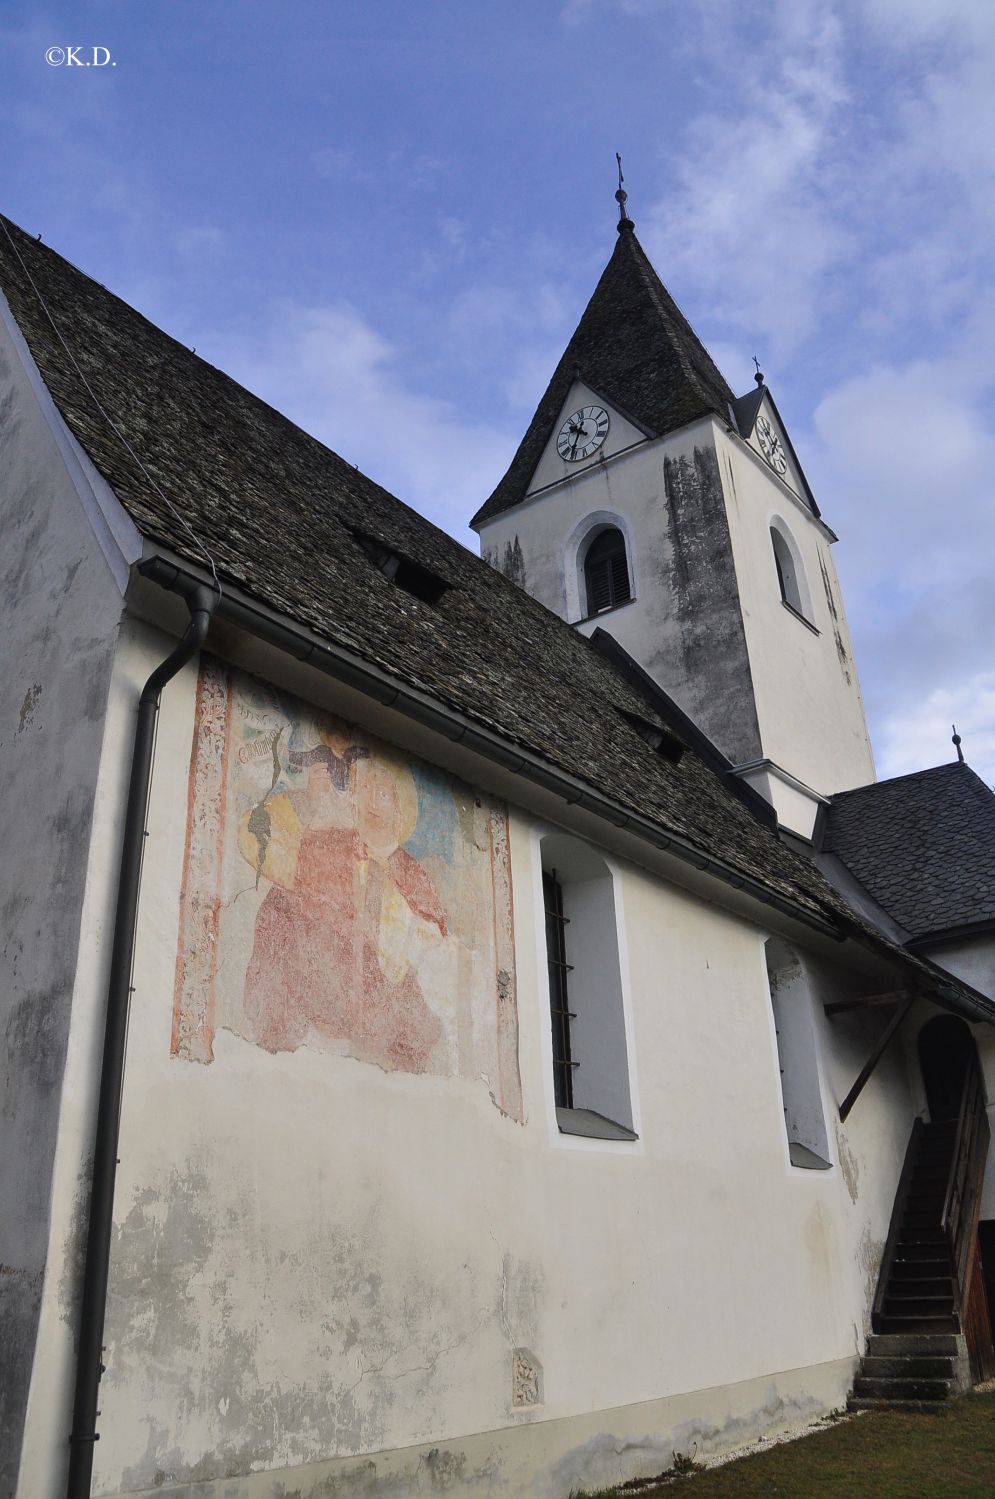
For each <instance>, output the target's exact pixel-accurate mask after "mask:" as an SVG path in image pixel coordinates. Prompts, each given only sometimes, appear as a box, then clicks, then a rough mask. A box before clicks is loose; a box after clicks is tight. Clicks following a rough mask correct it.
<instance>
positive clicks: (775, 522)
mask: <svg viewBox="0 0 995 1499" xmlns="http://www.w3.org/2000/svg"><path fill="white" fill-rule="evenodd" d="M775 536H776V537H777V538H778V540H779V541H780V542H781V544H782V546H783V547H784V550H785V552H786V553H787V558H786V559H785V558H784V557H783V556H779V555H778V552H777V547H776V543H775V541H774V538H775ZM768 540H769V543H770V552H771V567H772V569H773V572H774V583H775V585H776V587H777V590H778V594H779V596H780V599H781V602H782V603H783V604H785V605H786V607H787V608H788V609H790V610H791V612H792V613H793V614H797V615H799V616H800V617H801V618H802V619H803V620H804V621H805V623H806V624H807V625H811V626H812V627H813V628H815V617H814V612H813V609H812V594H811V590H810V589H809V586H808V575H807V573H806V571H805V563H804V562H803V561H802V554H801V551H800V549H799V546H798V543H797V542H796V540H795V538H794V536H793V534H792V532H791V528H790V526H789V525H788V523H787V522H786V521H785V520H784V518H783V517H782V516H780V515H772V516H771V517H770V520H769V521H768ZM779 563H780V571H781V574H782V576H783V578H784V587H783V589H782V588H781V585H780V579H779V577H778V564H779Z"/></svg>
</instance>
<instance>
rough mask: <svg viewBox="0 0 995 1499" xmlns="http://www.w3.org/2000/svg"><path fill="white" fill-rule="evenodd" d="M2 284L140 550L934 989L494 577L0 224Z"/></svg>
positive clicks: (549, 622) (697, 761) (589, 649)
mask: <svg viewBox="0 0 995 1499" xmlns="http://www.w3.org/2000/svg"><path fill="white" fill-rule="evenodd" d="M8 236H9V237H8ZM32 283H33V284H32ZM0 290H2V292H3V293H4V295H5V296H6V298H7V301H8V303H9V305H10V307H11V310H12V312H13V314H14V317H15V319H16V321H17V323H18V326H19V327H20V329H21V332H22V334H23V336H24V338H25V340H26V342H27V345H28V347H29V350H30V352H31V354H32V356H33V358H34V360H35V362H36V364H37V366H38V369H39V371H40V373H41V376H42V378H43V380H44V381H45V384H46V386H47V388H48V390H49V391H50V392H51V394H52V397H53V399H54V401H55V404H56V406H57V408H58V410H59V411H60V413H61V414H62V417H63V419H64V420H65V422H66V424H67V426H68V427H69V429H70V431H71V432H72V433H73V435H74V436H75V437H76V439H77V440H78V442H79V443H80V444H81V446H82V447H83V448H84V449H85V451H86V453H87V454H88V455H89V457H90V459H91V460H92V461H93V463H94V465H95V466H96V468H97V469H98V470H99V472H100V473H101V474H103V476H104V477H105V478H106V479H107V481H108V483H109V484H110V485H111V487H112V489H113V490H114V492H115V494H116V495H117V497H118V499H119V500H120V502H121V503H122V505H123V506H124V508H125V509H126V510H127V512H128V513H129V515H130V516H131V517H132V519H133V520H134V521H135V523H136V525H137V526H138V528H139V529H140V530H141V531H142V532H143V533H144V535H145V536H146V538H148V539H149V541H150V542H152V543H153V544H155V543H161V544H163V545H164V546H166V547H167V548H168V549H169V550H170V551H171V552H172V553H174V554H178V555H179V556H180V557H181V558H185V559H187V560H188V561H189V562H190V563H191V564H192V565H194V566H197V567H203V557H202V553H201V550H200V548H201V547H203V548H206V549H207V551H208V552H209V553H210V555H211V557H212V558H213V560H214V562H215V564H216V567H217V571H218V575H219V577H220V578H221V580H222V582H225V583H228V584H235V585H237V586H238V587H239V588H240V589H241V590H242V591H243V592H244V593H245V594H247V595H249V596H250V597H252V598H254V599H256V600H259V601H261V602H262V603H263V604H265V605H268V606H269V607H271V608H273V609H275V610H277V611H278V612H279V613H280V614H281V615H284V616H285V617H287V618H289V619H290V620H293V621H295V622H297V623H299V624H302V625H304V626H306V627H308V628H310V629H311V630H313V631H315V632H316V633H317V634H319V635H320V636H322V637H323V638H324V639H325V640H327V641H329V642H330V643H332V644H335V645H339V646H342V647H344V648H346V649H347V650H350V651H352V652H354V653H355V654H356V655H358V656H359V657H361V658H362V659H363V660H365V661H367V662H369V663H370V664H372V665H373V666H376V667H378V668H381V669H383V670H385V671H387V672H388V673H390V674H391V675H392V676H393V677H394V678H395V680H400V681H403V682H405V683H407V684H409V685H411V686H414V687H416V688H419V689H420V690H422V691H423V692H425V693H427V694H428V695H429V697H431V698H434V699H435V700H436V701H438V702H439V703H440V704H442V705H444V706H447V707H450V708H453V709H455V710H457V711H458V712H459V713H461V714H463V715H465V716H466V717H468V718H469V719H471V720H475V721H476V722H477V723H479V724H481V725H482V726H483V727H485V728H487V729H491V730H496V731H497V732H498V733H499V734H500V735H501V737H502V738H503V739H504V740H505V741H506V742H509V743H512V744H516V745H519V746H521V747H522V748H523V749H524V750H527V751H528V752H529V753H530V754H532V755H534V756H536V757H538V758H539V759H540V760H542V761H544V762H545V763H546V764H548V765H550V766H551V767H554V768H555V769H556V770H558V771H564V772H566V773H567V774H569V775H572V776H574V777H577V778H579V779H580V780H581V781H583V782H585V783H587V785H589V786H590V787H591V788H593V789H594V790H595V791H598V792H600V793H602V794H603V795H605V796H608V797H610V798H612V799H613V800H614V801H615V802H616V803H617V804H621V805H622V806H624V807H626V808H628V809H630V810H631V811H632V812H633V813H635V814H636V815H638V816H640V817H644V818H647V819H649V820H651V821H652V822H653V823H654V824H655V825H656V826H657V827H659V828H660V829H661V830H664V831H666V832H669V833H673V834H676V835H677V836H678V837H680V838H682V839H684V840H686V842H687V843H688V844H690V845H692V846H693V847H694V848H697V849H700V850H701V851H702V852H703V853H704V854H706V855H708V854H711V855H713V856H715V857H717V858H719V859H721V860H723V861H724V862H725V863H726V865H728V866H730V867H731V868H732V870H734V871H740V872H741V873H742V874H744V875H745V876H747V878H748V879H751V880H756V881H759V882H760V884H761V885H763V886H764V887H765V889H766V890H768V891H770V892H771V893H772V894H773V895H774V896H775V897H779V898H781V899H783V900H787V901H788V902H790V903H791V904H792V906H793V907H794V908H795V909H796V910H798V911H799V912H809V913H811V915H812V916H813V917H814V918H816V919H818V920H820V921H823V922H826V921H828V922H829V923H830V924H832V925H835V926H837V928H838V929H839V930H840V932H841V935H842V932H843V931H844V930H850V931H854V930H858V931H859V932H860V933H861V934H862V936H863V938H864V940H870V941H871V943H872V944H873V945H875V946H877V947H879V948H882V947H883V948H888V949H891V952H892V956H900V957H901V959H902V961H903V962H904V963H905V964H906V965H907V966H910V967H914V968H916V969H918V970H919V973H920V977H923V978H928V970H927V969H926V968H925V967H924V965H922V964H921V963H920V962H919V960H916V959H914V958H912V957H910V956H907V955H904V954H900V952H899V950H896V949H894V948H893V947H892V944H890V943H889V942H887V941H886V939H884V938H882V937H881V936H880V934H879V933H877V932H876V931H875V930H874V929H873V928H870V927H868V926H867V924H866V923H865V922H863V921H862V920H861V918H859V917H858V916H856V915H855V913H854V912H853V910H852V909H851V908H850V907H849V906H848V905H847V904H846V903H845V901H844V900H843V899H842V898H841V897H840V896H839V895H838V894H837V892H836V891H835V890H834V889H833V888H832V886H831V885H830V884H829V883H828V882H827V881H826V880H825V879H824V878H823V876H822V875H821V874H820V873H819V872H818V870H816V869H815V867H814V866H813V865H812V864H811V863H810V862H809V861H808V860H807V859H805V858H803V857H801V856H800V855H798V854H796V853H795V852H794V851H792V850H791V849H789V848H787V847H786V846H785V845H784V844H782V843H781V842H779V840H778V838H777V836H776V834H775V833H773V832H771V831H770V830H769V829H768V828H766V827H764V826H763V825H762V824H761V823H760V822H759V821H757V820H756V819H755V818H754V817H753V816H752V815H751V813H750V811H749V810H748V808H747V807H746V806H745V805H744V804H743V802H742V801H741V800H740V799H738V798H737V797H736V796H734V795H733V794H732V793H731V792H730V791H729V790H728V789H727V788H726V787H725V786H724V785H723V783H722V781H721V779H720V778H719V777H718V776H717V775H716V774H715V773H714V772H713V770H711V769H710V768H709V767H708V766H707V765H706V764H705V762H704V761H703V760H702V759H701V758H700V757H699V756H698V755H697V754H695V753H694V751H693V750H689V751H688V752H687V753H685V754H683V755H682V756H681V757H680V758H679V759H677V760H674V759H672V758H668V757H667V756H664V755H662V754H660V753H658V752H657V751H656V750H655V749H654V748H653V747H652V746H651V745H650V744H648V743H647V742H646V739H645V738H644V737H643V735H642V734H641V733H640V731H639V727H638V724H639V722H640V721H641V722H643V723H645V722H646V721H650V722H654V723H658V724H660V723H662V720H661V719H660V717H659V715H658V713H657V712H656V709H655V708H654V706H653V704H652V702H651V701H650V700H649V699H648V698H647V697H646V696H645V695H644V694H643V693H641V692H640V691H639V690H638V688H637V687H636V686H635V685H633V683H632V682H629V681H627V680H626V679H625V678H624V677H623V675H622V674H621V673H620V672H619V671H618V670H617V669H616V668H615V667H614V666H613V665H612V664H611V662H609V661H608V660H606V659H605V658H604V656H603V655H602V654H600V653H599V652H598V650H596V649H595V648H594V646H592V644H591V642H590V641H588V640H586V639H585V638H584V637H583V636H581V635H579V634H578V633H577V632H576V631H574V630H573V629H571V627H570V626H569V625H567V624H565V623H564V622H563V621H562V620H561V619H559V618H558V617H557V616H556V615H554V614H551V613H550V612H549V611H548V610H547V609H545V608H544V607H543V606H542V605H540V604H538V603H536V602H535V601H534V600H533V599H531V598H529V597H528V595H527V594H525V593H524V592H523V591H522V590H521V589H519V588H518V587H516V585H514V584H513V583H511V582H509V581H508V579H506V578H505V577H503V576H502V574H501V573H499V572H497V571H496V570H495V569H493V568H491V567H489V566H488V565H487V564H486V563H485V562H483V561H482V560H481V559H480V558H478V557H476V556H474V555H473V554H471V553H470V552H469V551H467V550H466V548H465V547H463V546H461V545H460V544H459V543H458V542H456V541H454V540H453V538H452V537H450V536H448V535H446V534H445V533H444V532H443V531H440V530H439V529H438V528H437V527H435V526H433V525H431V524H430V523H429V522H428V521H426V520H425V519H424V518H423V517H421V516H419V515H418V514H417V513H416V512H415V511H413V510H411V509H410V508H409V507H408V506H406V505H404V504H403V503H402V502H401V501H399V500H397V499H395V498H394V497H393V496H392V495H390V494H388V493H387V491H386V490H383V489H381V488H380V486H379V485H377V484H375V483H373V481H372V480H370V479H368V478H366V477H365V475H363V474H361V473H359V472H358V470H356V469H355V468H353V467H352V466H351V465H350V464H348V463H346V462H345V461H344V460H343V459H341V458H340V457H338V455H337V454H335V453H333V452H331V451H330V450H329V449H328V448H326V447H324V446H323V445H322V444H321V443H319V442H318V441H316V439H314V438H312V437H310V436H308V434H307V433H305V432H302V431H301V430H300V429H299V428H298V427H295V426H294V425H293V423H291V422H290V421H288V420H287V419H286V418H285V417H283V416H281V415H280V414H279V412H277V411H274V410H273V408H272V407H270V406H267V405H266V404H265V403H264V402H263V401H260V400H259V399H258V398H257V397H255V396H253V395H252V394H250V392H248V391H247V390H245V389H243V388H242V387H241V386H239V385H237V384H236V383H235V381H233V380H232V379H230V378H229V377H228V376H227V375H225V374H223V373H222V372H221V371H220V370H218V369H215V368H213V367H212V366H211V365H209V364H207V363H206V362H205V361H204V360H203V359H200V358H198V357H197V356H196V355H195V354H193V353H192V352H191V351H190V350H189V349H188V348H186V347H185V346H183V345H182V344H180V343H177V342H176V340H174V339H172V338H170V337H169V336H168V335H167V334H165V333H163V332H162V331H161V330H160V329H158V328H156V327H155V326H154V325H153V324H152V323H150V322H149V321H148V320H147V319H145V318H144V317H142V316H141V315H140V314H139V313H138V312H136V311H135V310H134V309H133V308H131V307H129V306H128V305H127V304H126V303H124V302H122V301H121V300H120V299H119V298H117V297H115V296H113V295H112V294H111V293H110V292H108V291H107V290H106V289H105V288H104V287H102V286H100V285H98V283H97V282H95V281H93V280H91V279H90V278H89V277H88V276H86V275H84V274H83V273H82V272H81V271H79V270H78V269H76V267H74V266H72V265H70V264H69V262H67V261H66V260H64V259H62V258H61V257H60V256H58V255H56V254H55V253H54V252H53V251H52V250H49V249H48V248H47V247H45V246H43V245H41V244H40V243H38V242H36V241H35V240H33V239H31V238H30V237H29V236H27V235H25V234H24V233H23V232H22V231H21V230H19V229H17V228H16V227H15V226H13V225H11V224H9V223H8V222H7V221H4V220H0ZM42 302H44V306H43V305H42ZM45 308H47V309H48V313H46V310H45ZM49 314H50V316H49ZM53 321H54V324H55V325H56V327H57V329H58V333H57V332H56V331H55V328H53ZM60 335H61V336H60ZM80 371H82V374H83V375H85V383H84V380H83V378H82V377H81V374H80ZM87 387H89V389H88V388H87ZM91 391H92V392H93V395H91V393H90V392H91ZM94 395H95V396H96V398H97V400H98V401H99V406H100V408H102V411H101V410H100V409H98V407H97V405H96V404H95V401H94ZM111 423H113V426H112V425H111ZM115 428H116V429H117V431H116V432H115V430H114V429H115ZM118 433H121V434H124V435H126V436H127V439H128V444H129V445H130V447H131V449H132V450H133V451H134V452H135V453H137V454H138V455H140V457H141V460H142V462H141V464H140V465H139V464H137V463H136V462H135V459H134V458H133V457H132V455H131V453H130V452H129V451H128V448H126V447H125V446H124V444H123V443H122V441H121V437H120V436H119V435H118ZM149 476H151V478H150V477H149ZM152 481H154V482H152ZM163 495H165V496H167V497H168V499H169V501H170V502H171V503H170V504H167V503H166V502H165V501H164V499H163ZM177 512H179V516H180V517H182V519H180V518H178V515H177ZM191 531H192V532H193V533H195V536H196V538H197V540H196V541H195V540H194V539H192V537H191ZM357 533H358V535H359V536H360V537H366V538H373V539H375V540H379V541H381V542H382V543H383V544H384V545H385V546H386V547H388V548H390V549H391V550H393V551H395V552H396V553H399V554H401V555H402V556H404V557H406V558H408V559H410V560H411V561H412V562H414V563H415V564H417V565H419V566H421V567H423V568H426V569H428V570H429V571H430V572H431V573H433V574H435V575H436V577H438V578H440V579H442V580H444V581H445V583H446V584H447V585H448V587H447V588H446V589H445V591H444V592H443V593H442V595H441V598H439V600H438V602H437V603H435V604H429V603H426V602H423V601H422V600H421V599H419V598H417V597H414V596H412V594H411V593H409V592H407V591H405V590H404V589H403V588H400V587H398V586H397V585H396V584H395V583H393V582H391V581H390V580H389V579H388V578H387V577H386V576H385V575H384V573H383V572H382V571H380V570H379V569H378V567H377V566H376V565H375V564H374V563H373V562H372V561H371V558H370V555H369V548H368V542H367V545H364V544H363V542H362V541H361V540H360V539H357ZM627 715H630V716H629V717H627ZM664 726H665V725H664Z"/></svg>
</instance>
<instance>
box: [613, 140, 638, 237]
mask: <svg viewBox="0 0 995 1499" xmlns="http://www.w3.org/2000/svg"><path fill="white" fill-rule="evenodd" d="M615 160H616V161H617V162H618V191H617V192H616V194H615V202H616V203H617V204H618V232H619V234H621V233H622V230H623V229H634V228H635V225H634V224H633V222H632V220H631V219H630V218H629V214H628V211H627V209H626V206H625V205H626V203H627V202H628V199H629V194H628V193H627V192H626V190H625V188H624V187H623V186H622V183H623V182H624V181H625V178H624V177H623V176H622V158H621V156H620V155H619V154H618V152H617V151H616V152H615Z"/></svg>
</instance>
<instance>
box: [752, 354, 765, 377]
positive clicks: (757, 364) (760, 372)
mask: <svg viewBox="0 0 995 1499" xmlns="http://www.w3.org/2000/svg"><path fill="white" fill-rule="evenodd" d="M753 363H754V364H755V365H756V367H757V372H756V374H755V375H754V376H753V378H754V380H755V381H756V382H757V384H758V385H762V384H763V383H764V375H763V370H762V369H761V368H760V360H759V359H758V358H757V356H756V354H754V356H753Z"/></svg>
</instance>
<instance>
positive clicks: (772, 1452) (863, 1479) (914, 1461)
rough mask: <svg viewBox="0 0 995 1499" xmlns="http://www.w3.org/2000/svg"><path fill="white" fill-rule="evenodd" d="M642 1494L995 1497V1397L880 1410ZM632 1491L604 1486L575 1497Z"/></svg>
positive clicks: (746, 1498)
mask: <svg viewBox="0 0 995 1499" xmlns="http://www.w3.org/2000/svg"><path fill="white" fill-rule="evenodd" d="M639 1493H640V1499H644V1496H645V1499H656V1496H659V1499H664V1496H666V1499H675V1495H677V1494H680V1495H681V1499H773V1496H777V1499H993V1496H995V1394H988V1393H986V1394H983V1395H965V1396H963V1397H962V1399H960V1400H956V1401H953V1402H952V1403H951V1404H950V1405H948V1406H945V1407H943V1408H942V1409H941V1410H940V1411H938V1412H937V1413H936V1414H935V1415H933V1414H923V1415H916V1414H905V1413H904V1412H901V1411H872V1412H870V1413H869V1414H867V1415H863V1416H859V1417H857V1418H856V1419H855V1420H852V1421H845V1422H842V1423H840V1424H839V1425H833V1426H828V1427H827V1428H826V1429H825V1430H824V1431H819V1432H815V1433H814V1434H813V1435H812V1436H809V1437H801V1438H799V1440H798V1441H795V1442H785V1443H782V1444H781V1445H780V1446H777V1447H770V1448H768V1449H767V1450H766V1451H759V1452H757V1453H755V1454H751V1456H749V1457H742V1458H739V1459H738V1460H737V1461H736V1462H732V1463H726V1464H725V1465H724V1466H723V1467H721V1468H713V1469H711V1470H709V1471H707V1472H703V1473H696V1474H694V1475H693V1476H692V1477H689V1478H672V1479H668V1480H667V1481H666V1482H664V1483H660V1484H658V1485H657V1486H656V1487H654V1488H649V1489H642V1490H640V1491H639ZM625 1494H626V1490H625V1489H599V1490H598V1492H597V1493H596V1494H593V1493H592V1494H586V1493H585V1494H577V1495H576V1496H575V1499H620V1496H622V1495H625ZM628 1494H629V1495H631V1494H632V1490H631V1489H630V1490H628Z"/></svg>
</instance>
